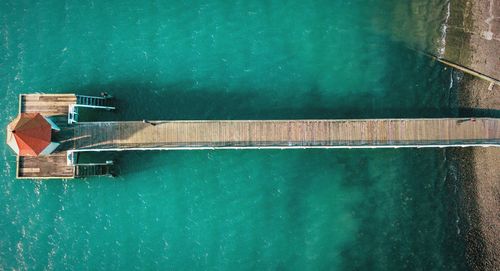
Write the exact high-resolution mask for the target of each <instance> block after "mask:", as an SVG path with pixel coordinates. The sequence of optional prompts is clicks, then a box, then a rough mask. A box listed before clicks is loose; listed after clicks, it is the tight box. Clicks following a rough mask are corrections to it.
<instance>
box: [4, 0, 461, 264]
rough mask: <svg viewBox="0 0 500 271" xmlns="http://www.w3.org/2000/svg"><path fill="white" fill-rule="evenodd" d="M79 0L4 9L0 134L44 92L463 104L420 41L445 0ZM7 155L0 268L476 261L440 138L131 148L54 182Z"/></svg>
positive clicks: (175, 110)
mask: <svg viewBox="0 0 500 271" xmlns="http://www.w3.org/2000/svg"><path fill="white" fill-rule="evenodd" d="M82 2H84V1H4V2H2V3H0V18H1V26H0V38H1V39H0V42H1V45H2V46H1V47H0V50H1V54H0V57H1V59H0V86H1V88H0V92H1V93H2V94H3V95H2V97H3V98H2V100H1V104H2V105H3V107H2V113H1V117H0V122H1V125H2V126H6V125H7V123H8V122H9V121H10V120H11V119H12V118H13V117H14V116H15V114H16V112H17V103H18V100H17V95H18V94H20V93H27V92H36V91H43V92H50V93H52V92H69V93H73V92H76V93H79V94H98V93H100V92H101V91H107V92H108V93H110V94H113V95H114V96H116V97H117V99H118V101H117V106H118V110H117V111H116V112H113V113H105V114H101V113H100V112H99V113H96V112H87V113H86V115H85V118H86V119H89V120H92V119H93V120H95V119H121V120H124V119H129V120H133V119H286V118H291V119H293V118H368V117H373V118H375V117H438V116H454V115H456V114H457V109H456V101H455V100H456V98H455V96H456V95H455V94H454V92H455V88H456V87H455V84H454V82H455V81H456V75H454V74H452V72H451V71H450V70H447V69H445V68H444V67H442V66H440V65H439V64H437V63H435V62H433V61H431V60H430V59H428V58H427V57H426V56H425V55H423V54H421V53H419V50H424V51H427V52H433V53H439V52H440V50H442V46H443V44H442V29H443V24H444V23H445V22H446V6H447V2H446V1H435V0H421V1H416V0H415V1H395V0H393V1H383V0H376V1H368V3H367V1H272V2H269V1H231V2H229V1H209V2H205V1H152V2H150V3H146V2H145V3H137V2H136V1H106V2H105V3H101V2H97V1H95V2H88V3H82ZM1 136H5V131H4V130H1ZM0 152H1V153H2V157H1V158H0V162H1V163H2V164H3V165H4V166H3V171H2V172H1V173H0V217H1V219H0V236H1V238H0V269H6V270H8V269H11V268H18V269H48V270H54V269H55V270H60V269H78V270H85V269H87V270H109V269H113V270H116V269H119V270H134V269H173V270H188V269H208V270H213V269H225V270H234V269H243V270H247V269H250V270H253V269H257V270H260V269H272V270H274V269H286V270H304V269H305V270H318V269H320V270H324V269H326V270H330V269H333V270H363V269H364V270H387V269H393V270H397V269H402V268H405V269H425V270H428V269H441V270H442V269H446V270H448V269H463V268H464V266H465V259H464V240H463V236H461V235H460V231H459V229H460V225H459V224H458V222H457V220H458V219H459V217H457V206H456V205H457V204H456V202H457V197H458V195H457V194H456V192H455V191H456V189H455V188H456V187H455V185H456V182H457V180H456V179H454V178H451V177H453V172H451V170H450V168H451V167H450V165H449V163H448V162H447V160H446V153H445V151H444V150H440V149H405V150H402V149H399V150H287V151H280V150H265V151H264V150H261V151H259V150H249V151H173V152H131V153H121V154H119V155H111V156H114V157H115V158H116V159H117V160H118V164H119V166H120V171H121V174H120V176H119V177H118V178H115V179H108V178H89V179H85V180H76V181H47V182H30V181H15V180H14V176H15V157H14V155H13V152H11V151H10V150H9V149H7V147H6V146H5V145H3V144H2V145H1V146H0Z"/></svg>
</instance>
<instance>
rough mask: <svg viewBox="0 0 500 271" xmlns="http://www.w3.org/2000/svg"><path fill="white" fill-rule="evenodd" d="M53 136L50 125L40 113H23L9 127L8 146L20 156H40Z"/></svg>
mask: <svg viewBox="0 0 500 271" xmlns="http://www.w3.org/2000/svg"><path fill="white" fill-rule="evenodd" d="M51 136H52V130H51V125H50V123H49V122H48V121H47V120H46V119H45V118H44V117H43V116H42V115H40V114H39V113H21V114H20V115H19V116H17V118H16V119H14V120H13V121H12V122H11V123H10V124H9V125H8V126H7V144H8V145H9V146H10V147H11V148H12V149H13V150H14V151H15V152H16V153H17V154H18V155H20V156H38V155H39V154H40V153H41V152H42V151H43V150H44V149H45V148H47V146H49V145H50V142H51Z"/></svg>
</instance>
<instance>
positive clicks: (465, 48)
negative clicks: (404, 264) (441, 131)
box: [444, 0, 500, 270]
mask: <svg viewBox="0 0 500 271" xmlns="http://www.w3.org/2000/svg"><path fill="white" fill-rule="evenodd" d="M450 11H451V14H450V15H451V16H450V20H449V27H448V31H447V38H446V42H447V43H446V49H445V54H444V58H446V59H448V60H451V61H453V62H455V63H458V64H460V65H463V66H466V67H468V68H470V69H473V70H476V71H478V72H481V73H483V74H486V75H488V76H490V77H493V78H496V79H500V1H497V0H476V1H473V2H470V1H452V2H451V4H450ZM459 106H460V108H461V110H460V113H461V114H462V115H468V116H494V117H500V86H499V85H493V84H491V83H490V82H488V81H484V80H481V79H477V78H472V77H471V76H468V75H467V76H465V77H464V80H463V81H462V85H461V87H460V91H459ZM451 153H452V155H453V156H454V157H455V159H458V162H459V163H460V165H461V166H460V168H459V175H460V178H461V180H462V184H463V196H462V205H463V206H464V216H465V220H466V223H467V224H468V229H467V230H466V233H465V236H466V241H467V261H468V263H469V266H470V267H471V268H472V269H474V270H500V148H468V149H454V150H452V151H451Z"/></svg>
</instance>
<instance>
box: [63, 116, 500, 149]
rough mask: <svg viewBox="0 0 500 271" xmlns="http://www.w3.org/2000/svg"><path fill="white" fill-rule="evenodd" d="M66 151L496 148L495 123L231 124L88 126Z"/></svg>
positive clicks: (499, 125) (79, 128) (499, 138)
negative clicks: (488, 146) (70, 149)
mask: <svg viewBox="0 0 500 271" xmlns="http://www.w3.org/2000/svg"><path fill="white" fill-rule="evenodd" d="M72 144H73V147H72V149H74V150H77V151H120V150H148V149H165V150H172V149H215V148H230V149H242V148H280V149H284V148H313V147H316V148H355V147H358V148H359V147H363V148H379V147H385V148H387V147H393V148H398V147H445V146H477V145H482V146H487V145H497V144H500V120H497V119H489V118H479V119H371V120H367V119H364V120H235V121H218V120H215V121H148V122H146V123H144V122H142V121H124V122H88V123H79V124H78V125H76V126H75V127H74V136H73V142H72Z"/></svg>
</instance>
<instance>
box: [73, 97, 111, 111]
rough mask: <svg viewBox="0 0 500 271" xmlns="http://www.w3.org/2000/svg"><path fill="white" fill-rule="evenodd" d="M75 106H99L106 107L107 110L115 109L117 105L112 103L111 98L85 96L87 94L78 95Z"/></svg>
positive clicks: (100, 107)
mask: <svg viewBox="0 0 500 271" xmlns="http://www.w3.org/2000/svg"><path fill="white" fill-rule="evenodd" d="M75 106H77V107H88V108H97V109H106V110H113V109H115V107H114V106H112V105H111V98H107V97H96V96H85V95H76V104H75Z"/></svg>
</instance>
